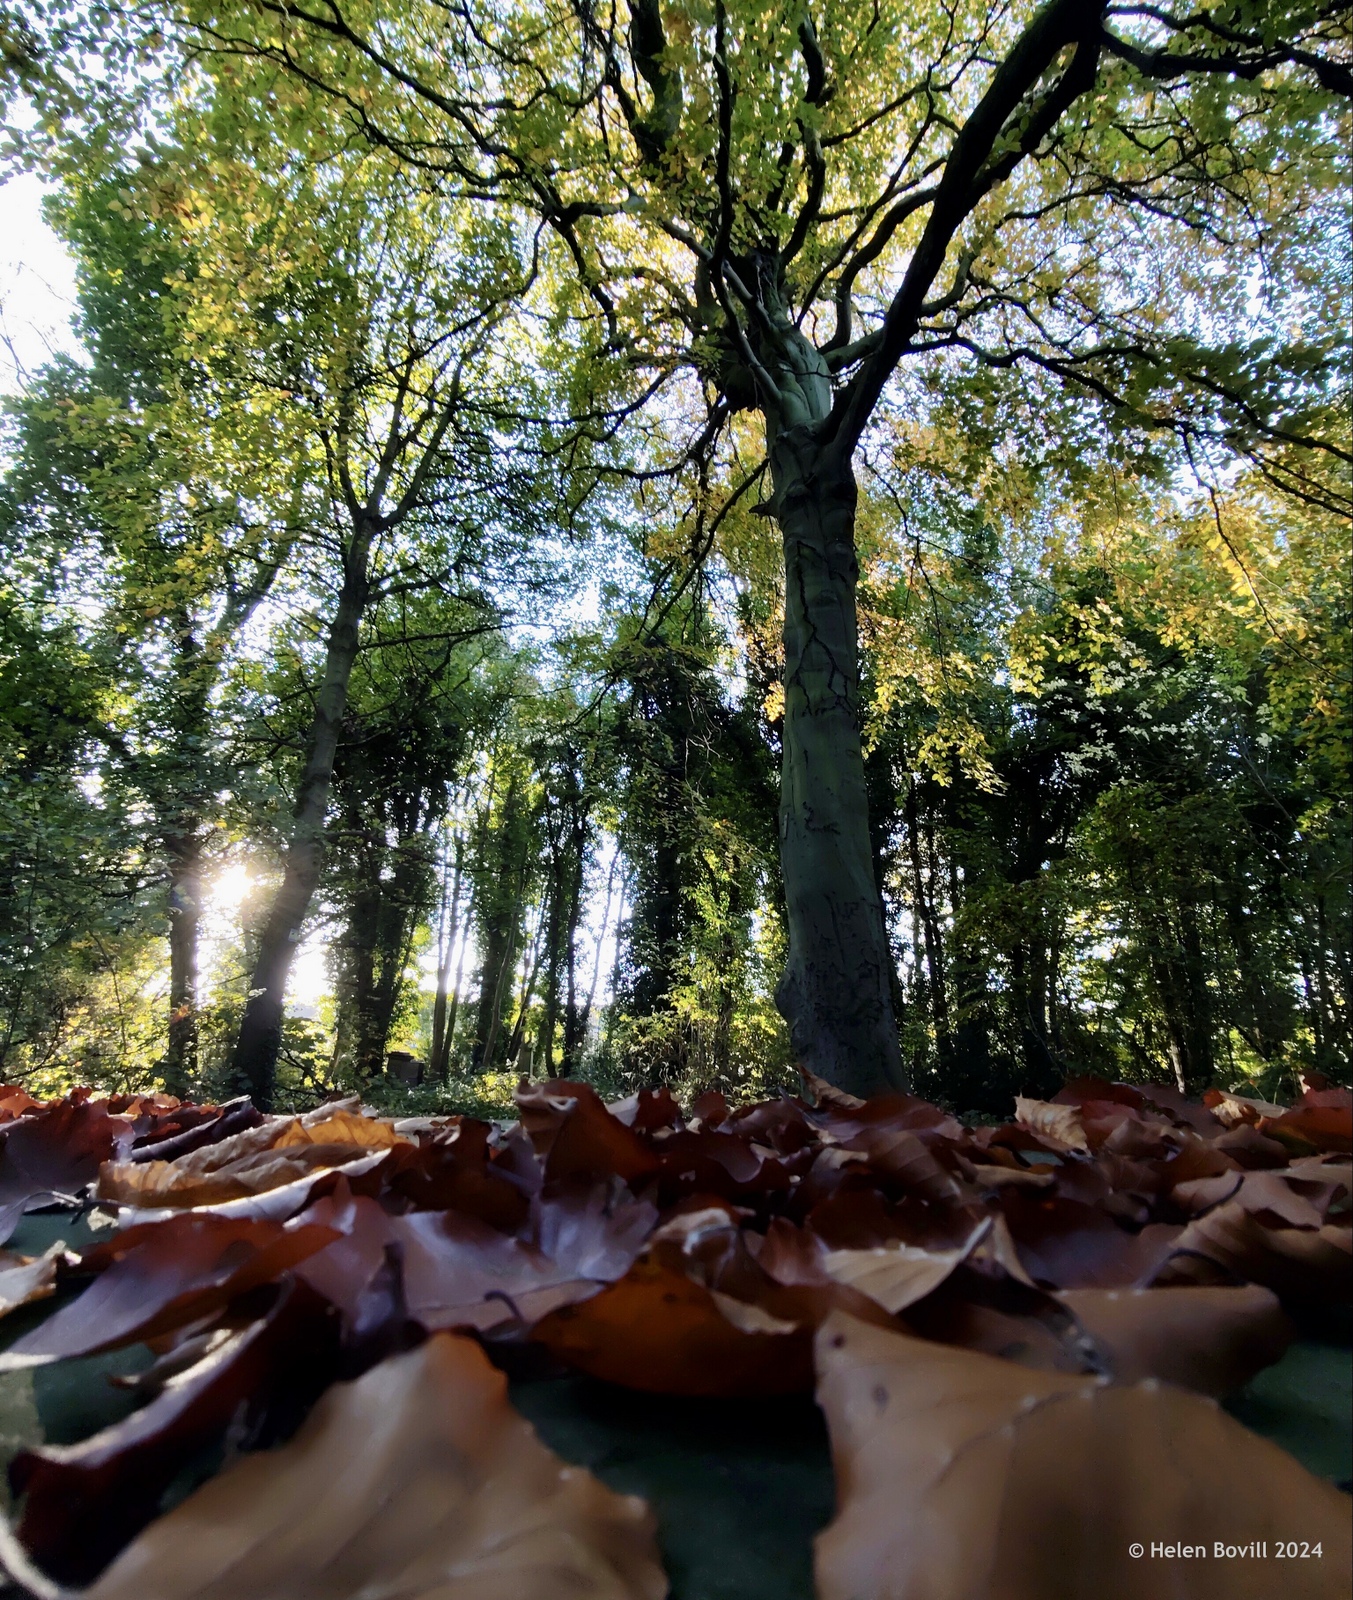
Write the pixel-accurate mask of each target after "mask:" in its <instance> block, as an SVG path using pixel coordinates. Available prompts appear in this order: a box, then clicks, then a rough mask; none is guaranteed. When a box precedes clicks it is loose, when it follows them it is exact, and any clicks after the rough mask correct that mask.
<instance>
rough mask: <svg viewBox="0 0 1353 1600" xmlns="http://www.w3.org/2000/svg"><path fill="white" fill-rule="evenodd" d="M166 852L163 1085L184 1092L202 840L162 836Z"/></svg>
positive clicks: (189, 1070) (192, 1030) (189, 1065)
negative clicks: (166, 1041) (166, 979)
mask: <svg viewBox="0 0 1353 1600" xmlns="http://www.w3.org/2000/svg"><path fill="white" fill-rule="evenodd" d="M166 846H167V854H168V857H169V1045H168V1048H167V1049H166V1051H165V1056H164V1069H163V1070H164V1086H165V1089H166V1090H167V1091H168V1092H169V1093H170V1094H174V1095H179V1096H181V1097H182V1096H186V1095H187V1094H188V1092H189V1090H190V1088H191V1086H192V1080H193V1078H194V1077H195V1076H196V1073H197V947H198V932H199V928H200V925H201V920H202V842H201V839H200V838H199V836H198V835H197V834H195V833H188V834H180V835H176V836H175V837H173V838H170V839H168V840H167V841H166Z"/></svg>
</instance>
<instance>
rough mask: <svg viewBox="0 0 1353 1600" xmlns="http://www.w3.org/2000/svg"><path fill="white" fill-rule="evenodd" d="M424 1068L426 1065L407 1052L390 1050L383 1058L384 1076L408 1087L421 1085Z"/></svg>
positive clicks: (410, 1052)
mask: <svg viewBox="0 0 1353 1600" xmlns="http://www.w3.org/2000/svg"><path fill="white" fill-rule="evenodd" d="M426 1067H427V1063H426V1062H425V1061H420V1060H419V1059H418V1057H417V1056H416V1055H414V1054H413V1052H412V1051H409V1050H391V1051H390V1053H389V1054H388V1055H387V1056H386V1058H385V1072H386V1076H387V1077H390V1078H393V1079H394V1080H395V1081H396V1082H397V1083H407V1084H409V1085H410V1086H413V1085H416V1084H420V1083H422V1081H423V1073H424V1071H425V1069H426Z"/></svg>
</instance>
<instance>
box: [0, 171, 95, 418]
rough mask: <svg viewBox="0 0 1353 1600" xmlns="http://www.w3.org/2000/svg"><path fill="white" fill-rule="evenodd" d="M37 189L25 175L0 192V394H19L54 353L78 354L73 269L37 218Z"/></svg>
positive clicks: (39, 205) (39, 200) (39, 189)
mask: <svg viewBox="0 0 1353 1600" xmlns="http://www.w3.org/2000/svg"><path fill="white" fill-rule="evenodd" d="M42 193H43V190H42V184H41V183H40V182H39V180H38V179H37V178H36V177H34V176H32V175H31V174H29V173H24V174H21V175H20V176H19V177H17V178H11V179H10V180H9V181H8V182H7V183H5V184H4V185H3V186H0V393H4V394H13V393H14V391H15V390H16V389H19V388H22V386H23V379H24V375H25V374H26V373H27V374H31V373H32V372H34V371H35V370H36V369H37V368H38V367H40V366H41V365H42V364H43V362H45V361H49V360H50V359H51V358H52V356H54V355H56V354H57V353H58V352H59V351H62V350H65V351H68V352H70V353H72V354H75V353H76V352H77V351H78V348H79V347H78V346H77V344H76V342H75V336H74V334H73V333H72V332H71V327H70V318H71V313H72V311H73V310H74V309H75V269H74V266H73V264H72V262H71V259H70V256H69V255H67V253H66V247H65V246H64V245H63V244H62V243H61V241H60V239H58V238H57V236H56V235H55V234H54V233H53V232H52V230H51V229H50V228H49V227H48V226H47V224H46V223H45V222H44V221H43V218H42Z"/></svg>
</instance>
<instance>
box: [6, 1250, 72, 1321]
mask: <svg viewBox="0 0 1353 1600" xmlns="http://www.w3.org/2000/svg"><path fill="white" fill-rule="evenodd" d="M65 1248H66V1247H65V1245H64V1244H60V1243H58V1244H54V1245H53V1246H52V1248H51V1249H50V1250H48V1251H47V1252H46V1254H45V1255H40V1256H36V1257H35V1256H16V1255H14V1254H12V1253H11V1252H10V1251H8V1250H0V1317H3V1316H7V1315H8V1314H9V1313H10V1312H11V1311H17V1310H18V1308H19V1307H20V1306H26V1305H28V1304H30V1303H31V1302H32V1301H34V1300H45V1299H46V1298H47V1296H48V1295H50V1294H55V1292H56V1263H57V1258H58V1257H59V1256H60V1255H61V1253H62V1251H63V1250H64V1249H65Z"/></svg>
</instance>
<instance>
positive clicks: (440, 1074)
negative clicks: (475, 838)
mask: <svg viewBox="0 0 1353 1600" xmlns="http://www.w3.org/2000/svg"><path fill="white" fill-rule="evenodd" d="M464 865H465V841H464V839H463V838H462V837H461V835H460V833H459V832H457V833H456V865H455V875H454V877H453V879H452V884H451V895H450V910H449V912H448V910H447V894H446V880H445V878H443V880H442V930H441V931H442V938H441V941H440V945H441V947H440V949H439V950H438V953H437V998H436V1000H435V1001H434V1002H433V1006H432V1051H431V1059H430V1060H429V1062H428V1076H429V1077H430V1078H432V1079H433V1080H434V1081H435V1082H438V1083H445V1082H446V1079H447V1075H448V1069H449V1067H450V1064H451V1032H452V1029H453V1028H454V1027H455V1021H454V1014H453V1016H452V1021H451V1025H450V1026H448V1025H447V1013H448V1010H449V990H450V985H451V953H452V951H453V950H454V949H455V946H456V934H457V933H458V932H459V923H458V920H457V919H458V918H459V915H460V880H461V873H462V871H463V869H464ZM461 958H462V961H463V960H464V946H462V948H461Z"/></svg>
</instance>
